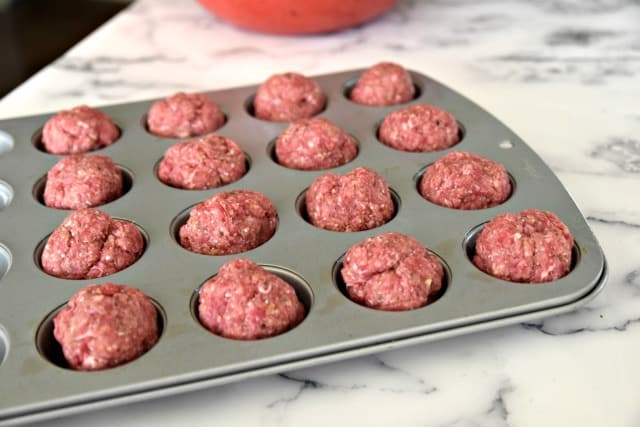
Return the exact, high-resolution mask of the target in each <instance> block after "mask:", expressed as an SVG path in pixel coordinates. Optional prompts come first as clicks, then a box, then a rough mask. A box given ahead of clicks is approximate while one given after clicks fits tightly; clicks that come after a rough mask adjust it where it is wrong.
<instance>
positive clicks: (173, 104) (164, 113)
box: [147, 92, 224, 138]
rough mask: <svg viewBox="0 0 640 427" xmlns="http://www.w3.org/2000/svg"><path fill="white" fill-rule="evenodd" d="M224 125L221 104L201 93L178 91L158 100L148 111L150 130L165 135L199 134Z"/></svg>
mask: <svg viewBox="0 0 640 427" xmlns="http://www.w3.org/2000/svg"><path fill="white" fill-rule="evenodd" d="M223 124H224V113H223V112H222V110H221V109H220V107H218V105H217V104H216V103H215V102H213V101H212V100H210V99H209V98H207V96H206V95H203V94H201V93H183V92H178V93H176V94H174V95H171V96H170V97H168V98H166V99H163V100H161V101H157V102H156V103H155V104H153V105H152V106H151V108H150V109H149V112H148V113H147V126H148V128H149V132H151V133H153V134H154V135H158V136H163V137H167V138H188V137H191V136H198V135H202V134H204V133H207V132H213V131H214V130H216V129H218V128H219V127H220V126H222V125H223Z"/></svg>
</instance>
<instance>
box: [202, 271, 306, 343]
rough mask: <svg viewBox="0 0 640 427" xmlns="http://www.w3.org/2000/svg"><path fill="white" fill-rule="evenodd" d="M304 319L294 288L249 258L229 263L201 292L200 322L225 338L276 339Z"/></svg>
mask: <svg viewBox="0 0 640 427" xmlns="http://www.w3.org/2000/svg"><path fill="white" fill-rule="evenodd" d="M304 316H305V312H304V306H303V305H302V303H301V302H300V301H299V300H298V297H297V296H296V292H295V291H294V289H293V287H292V286H291V285H289V284H288V283H287V282H285V281H284V280H282V279H281V278H279V277H278V276H276V275H275V274H271V273H269V272H268V271H266V270H265V269H263V268H262V267H260V266H258V265H256V264H255V263H254V262H253V261H250V260H248V259H234V260H233V261H229V262H228V263H226V264H225V265H223V266H222V267H220V270H219V271H218V274H217V275H216V276H214V277H213V278H211V279H209V280H207V282H206V283H205V284H204V285H203V286H202V288H201V289H200V298H199V305H198V317H199V318H200V322H202V324H203V325H204V326H205V327H206V328H207V329H209V330H210V331H211V332H213V333H214V334H217V335H222V336H223V337H227V338H233V339H239V340H255V339H261V338H268V337H272V336H274V335H278V334H281V333H283V332H286V331H288V330H289V329H292V328H293V327H295V326H297V325H298V324H299V323H300V322H302V319H304Z"/></svg>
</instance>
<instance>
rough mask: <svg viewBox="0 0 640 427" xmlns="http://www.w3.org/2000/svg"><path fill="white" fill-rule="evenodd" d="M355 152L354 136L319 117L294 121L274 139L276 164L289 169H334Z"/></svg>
mask: <svg viewBox="0 0 640 427" xmlns="http://www.w3.org/2000/svg"><path fill="white" fill-rule="evenodd" d="M357 154H358V146H357V144H356V142H355V141H354V139H353V138H352V137H351V136H350V135H349V134H348V133H346V132H345V131H344V130H342V129H340V128H339V127H338V126H336V125H335V124H334V123H333V122H332V121H330V120H328V119H325V118H322V117H317V118H313V119H300V120H296V121H295V122H293V123H292V124H291V125H289V127H288V128H287V129H286V130H285V131H284V132H283V133H282V134H280V136H279V137H278V140H277V141H276V157H277V158H278V163H280V164H281V165H282V166H286V167H288V168H291V169H299V170H319V169H329V168H334V167H337V166H340V165H343V164H345V163H349V162H350V161H351V160H353V159H354V158H355V157H356V155H357Z"/></svg>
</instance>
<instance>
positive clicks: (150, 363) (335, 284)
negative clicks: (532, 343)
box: [0, 70, 607, 425]
mask: <svg viewBox="0 0 640 427" xmlns="http://www.w3.org/2000/svg"><path fill="white" fill-rule="evenodd" d="M362 71H363V70H352V71H347V72H341V73H336V74H329V75H322V76H314V77H313V78H314V79H315V80H316V81H317V82H318V83H319V84H320V86H321V87H322V89H323V91H324V92H325V94H326V95H327V105H326V108H325V109H324V111H323V112H322V113H321V114H320V115H321V116H323V117H327V118H329V119H330V120H332V121H334V122H335V123H336V124H337V125H338V126H340V127H342V128H343V129H345V130H346V131H347V132H348V133H350V134H351V135H352V136H353V137H355V138H356V140H357V142H358V147H359V151H358V156H357V157H356V158H355V159H354V160H353V161H352V162H350V163H349V164H346V165H343V166H341V167H338V168H335V169H332V170H330V171H314V172H303V171H297V170H292V169H287V168H285V167H282V166H280V165H278V164H277V163H275V162H274V156H273V152H272V151H273V141H274V140H275V139H276V138H277V136H278V135H279V134H280V133H281V132H282V131H283V130H284V129H285V128H286V127H287V123H273V122H266V121H262V120H258V119H256V118H254V117H253V116H252V115H251V111H252V108H251V102H252V99H253V95H254V94H255V92H256V89H257V87H256V86H248V87H242V88H235V89H228V90H220V91H215V92H206V94H207V95H209V96H211V98H212V99H213V100H214V101H215V102H217V103H218V104H219V105H220V106H221V108H222V109H223V111H224V112H225V114H226V117H227V121H226V123H225V124H224V126H222V127H221V128H220V129H218V131H217V133H220V134H222V135H225V136H227V137H230V138H232V139H233V140H235V141H236V142H237V143H238V144H239V145H240V146H241V147H242V149H243V150H244V151H245V153H246V154H247V157H248V165H249V170H248V173H247V174H246V175H245V176H244V177H243V178H241V179H240V180H238V181H236V182H234V183H232V184H229V185H226V186H224V187H220V188H217V189H212V190H205V191H188V190H181V189H177V188H172V187H169V186H167V185H164V184H163V183H162V182H160V181H159V180H158V179H157V177H156V175H155V165H156V164H157V162H158V161H159V160H160V159H161V158H162V156H163V153H164V151H165V150H166V149H167V148H168V147H169V146H171V145H172V144H175V143H176V142H177V141H178V140H175V139H166V138H159V137H156V136H154V135H151V134H150V133H148V132H147V131H146V130H145V126H144V123H145V114H146V112H147V110H148V109H149V107H150V106H151V104H152V103H153V102H154V101H155V100H149V101H143V102H135V103H129V104H122V105H115V106H108V107H104V108H101V109H102V110H103V111H104V112H106V113H107V114H108V115H109V116H110V117H111V118H112V119H113V120H114V121H115V123H116V124H117V125H118V126H119V127H120V129H121V130H122V135H121V137H120V139H119V140H118V141H117V142H116V143H114V144H112V145H111V146H109V147H106V148H104V149H101V150H98V151H96V152H94V153H100V154H105V155H108V156H110V157H111V158H112V159H113V160H114V161H115V162H116V163H117V164H118V165H119V166H120V167H121V168H122V170H123V171H125V172H126V173H125V175H126V178H127V182H128V184H127V188H128V191H127V192H126V193H125V194H124V195H123V196H122V197H120V198H119V199H117V200H115V201H113V202H111V203H108V204H106V205H103V206H100V207H98V209H101V210H103V211H105V212H107V213H109V214H110V215H112V216H113V217H115V218H121V219H126V220H128V221H132V222H133V223H135V224H137V225H138V226H139V227H140V228H141V229H142V230H143V231H144V235H145V238H146V248H145V252H144V254H143V255H142V257H141V258H140V259H139V260H138V261H137V262H136V263H134V264H133V265H131V266H130V267H128V268H126V269H125V270H123V271H120V272H118V273H116V274H114V275H111V276H108V277H104V278H101V279H97V280H64V279H59V278H55V277H51V276H49V275H47V274H46V273H44V272H43V271H42V270H41V269H40V267H39V260H38V259H39V253H40V252H41V250H42V246H43V243H44V241H45V239H46V238H47V237H48V236H49V234H50V233H51V232H52V231H53V230H54V229H55V228H56V227H57V226H58V225H59V224H60V223H61V222H62V220H63V219H64V218H65V217H66V216H67V215H68V214H69V211H65V210H57V209H51V208H48V207H46V206H44V205H43V204H42V198H41V193H42V190H43V181H44V179H45V178H46V173H47V171H48V170H49V169H50V168H51V167H52V166H53V165H54V164H55V163H56V162H57V161H58V160H59V159H60V157H61V156H56V155H51V154H48V153H45V152H43V151H42V149H41V146H40V143H39V139H40V135H41V129H42V126H43V125H44V123H45V121H46V120H47V119H48V118H49V117H51V115H52V114H45V115H38V116H32V117H24V118H16V119H10V120H3V121H0V396H2V398H1V399H0V424H2V425H9V424H19V423H22V422H29V421H35V420H39V419H46V418H51V417H54V416H60V415H64V414H71V413H75V412H79V411H84V410H89V409H93V408H103V407H107V406H112V405H116V404H120V403H125V402H132V401H138V400H143V399H148V398H152V397H157V396H164V395H170V394H173V393H178V392H183V391H188V390H195V389H199V388H202V387H206V386H211V385H216V384H222V383H228V382H232V381H238V380H242V379H244V378H248V377H253V376H256V375H264V374H269V373H275V372H281V371H285V370H288V369H294V368H296V369H297V368H300V367H304V366H311V365H315V364H319V363H325V362H328V361H334V360H340V359H345V358H348V357H354V356H359V355H364V354H368V353H373V352H379V351H383V350H387V349H391V348H397V347H401V346H406V345H410V344H416V343H421V342H428V341H434V340H437V339H440V338H445V337H451V336H455V335H460V334H464V333H470V332H474V331H478V330H483V329H488V328H493V327H498V326H503V325H507V324H512V323H516V322H522V321H525V320H531V319H535V318H540V317H543V316H549V315H553V314H557V313H561V312H566V311H570V310H573V309H574V308H575V307H577V306H579V305H581V304H584V303H585V302H586V301H588V300H590V299H591V298H592V297H593V296H594V295H595V294H596V293H597V292H598V291H599V290H601V289H602V287H603V286H604V284H605V282H606V277H607V267H606V262H605V258H604V255H603V252H602V249H601V248H600V246H599V244H598V242H597V241H596V238H595V237H594V235H593V234H592V232H591V230H590V229H589V226H588V225H587V223H586V221H585V219H584V217H583V216H582V214H581V213H580V211H579V210H578V208H577V207H576V205H575V204H574V202H573V200H572V199H571V197H570V196H569V194H567V192H566V190H565V189H564V188H563V186H562V184H561V183H560V182H559V180H558V179H557V178H556V177H555V176H554V174H553V173H552V171H551V170H550V169H549V168H548V167H547V166H546V165H545V164H544V162H543V161H542V160H541V159H540V158H539V157H538V156H537V155H536V154H535V153H534V152H533V151H532V150H531V149H530V148H529V147H528V146H527V145H526V144H525V143H524V141H522V140H521V139H520V138H519V137H518V136H517V135H515V134H514V133H513V132H512V131H511V130H509V129H508V128H507V127H506V126H504V125H503V124H502V123H500V122H499V121H498V120H496V119H495V118H494V117H493V116H491V115H490V114H489V113H487V112H486V111H484V110H483V109H482V108H480V107H479V106H477V105H475V104H474V103H472V102H471V101H469V100H467V99H465V98H464V97H462V96H461V95H459V94H458V93H456V92H454V91H453V90H451V89H449V88H447V87H446V86H443V85H442V84H440V83H438V82H437V81H434V80H432V79H430V78H429V77H427V76H424V75H422V74H420V73H416V72H410V74H411V76H412V78H413V81H414V83H415V85H416V87H417V89H418V90H417V94H416V98H415V99H414V100H413V101H411V102H410V103H407V104H403V105H398V106H390V107H368V106H362V105H358V104H356V103H353V102H351V101H350V100H349V99H348V97H347V95H348V92H349V88H350V87H351V86H352V85H353V83H354V82H355V80H356V79H357V76H358V75H359V74H360V73H361V72H362ZM417 102H425V103H429V104H433V105H435V106H437V107H440V108H443V109H445V110H447V111H449V112H450V113H451V114H453V115H454V116H455V117H456V119H457V120H458V122H459V124H460V128H461V134H462V140H461V142H460V143H458V144H457V145H455V146H453V147H451V148H449V149H447V150H443V151H438V152H431V153H409V152H402V151H397V150H394V149H392V148H390V147H387V146H385V145H383V144H382V143H380V142H379V141H378V140H377V137H376V132H377V126H378V124H379V123H380V121H381V120H382V119H383V118H384V117H385V115H386V114H388V113H389V112H391V111H395V110H397V109H400V108H403V107H405V106H407V105H410V104H411V103H417ZM70 107H72V106H69V108H70ZM452 150H465V151H470V152H472V153H476V154H480V155H482V156H485V157H488V158H490V159H493V160H496V161H498V162H501V163H502V164H503V165H504V166H505V167H506V169H507V171H508V172H509V174H510V177H511V179H512V184H513V192H512V194H511V197H510V198H509V199H508V200H507V201H506V202H505V203H503V204H501V205H499V206H496V207H493V208H488V209H482V210H475V211H458V210H452V209H448V208H444V207H440V206H437V205H434V204H432V203H429V202H428V201H426V200H425V199H423V198H422V197H421V196H420V195H419V193H418V190H417V184H418V182H419V179H420V176H421V173H422V172H423V171H424V169H425V167H426V166H428V165H429V164H431V163H433V162H434V161H435V160H436V159H438V158H439V157H441V156H442V155H444V154H446V153H447V152H449V151H452ZM358 166H367V167H369V168H372V169H374V170H376V171H377V172H378V173H380V174H381V175H382V176H383V177H384V178H385V179H386V180H387V182H388V183H389V186H390V187H391V189H392V190H393V194H394V199H395V200H394V202H395V205H396V214H395V216H394V217H393V219H392V220H391V221H389V222H388V223H387V224H385V225H383V226H381V227H378V228H376V229H372V230H367V231H362V232H353V233H339V232H332V231H326V230H322V229H319V228H316V227H314V226H312V225H311V224H309V223H308V222H307V221H306V220H305V212H304V208H303V206H302V203H301V199H302V197H301V196H302V195H303V194H304V191H305V190H306V189H307V188H308V187H309V185H310V184H311V183H312V181H313V180H314V179H315V178H317V177H318V176H320V175H322V174H324V173H327V172H333V173H340V174H343V173H345V172H347V171H349V170H351V169H353V168H355V167H358ZM43 177H45V178H43ZM233 189H246V190H256V191H260V192H262V193H264V194H265V195H266V196H267V197H269V198H270V199H271V200H272V201H273V203H274V204H275V206H276V209H277V211H278V215H279V222H278V226H277V230H276V233H275V235H274V236H273V237H272V238H271V239H270V240H269V241H267V242H266V243H264V244H263V245H261V246H259V247H257V248H255V249H253V250H251V251H248V252H245V253H242V254H237V255H229V256H207V255H200V254H196V253H192V252H189V251H187V250H185V249H183V248H182V247H180V246H179V245H178V243H177V242H176V235H177V231H178V228H179V226H180V225H181V224H183V223H184V221H185V220H186V218H187V214H188V212H189V209H190V208H191V207H193V206H194V205H195V204H196V203H199V202H201V201H203V200H205V199H206V198H208V197H210V196H211V195H213V194H215V193H216V192H220V191H228V190H233ZM527 208H537V209H543V210H549V211H552V212H554V213H556V214H557V215H558V216H559V217H560V219H561V220H562V221H563V222H564V223H565V224H567V226H568V227H569V229H570V230H571V233H572V234H573V236H574V237H575V241H576V244H575V247H574V251H573V265H572V270H571V272H570V273H569V274H568V275H567V276H565V277H563V278H561V279H559V280H557V281H555V282H550V283H545V284H537V285H530V284H521V283H510V282H506V281H503V280H498V279H496V278H493V277H491V276H489V275H487V274H485V273H484V272H482V271H480V270H478V269H477V268H476V267H475V266H474V265H473V264H472V263H471V261H470V258H472V256H473V252H474V248H473V243H474V241H475V237H476V235H477V233H478V232H479V230H481V228H482V225H483V224H484V223H486V222H487V221H489V220H490V219H491V218H493V217H494V216H496V215H497V214H499V213H501V212H506V211H509V212H517V211H520V210H523V209H527ZM386 231H398V232H401V233H405V234H408V235H410V236H413V237H415V238H417V239H418V240H419V241H420V242H422V243H423V244H424V245H425V246H426V247H428V248H429V249H430V250H431V251H433V252H434V253H435V254H436V255H437V256H438V257H439V258H440V259H441V261H442V262H443V264H444V266H445V271H446V274H445V276H446V277H445V284H444V285H445V287H444V289H443V291H442V293H441V294H440V295H439V298H438V299H437V300H436V301H435V302H433V303H431V304H429V305H427V306H425V307H422V308H420V309H416V310H411V311H404V312H384V311H377V310H372V309H369V308H366V307H363V306H361V305H358V304H356V303H354V302H352V301H350V300H349V299H348V298H347V297H346V296H345V295H344V284H343V283H342V280H341V279H340V274H339V269H340V263H341V257H342V256H343V254H344V253H345V252H346V251H347V249H348V248H349V247H350V246H352V245H353V244H355V243H358V242H361V241H363V240H364V239H366V238H367V237H370V236H374V235H377V234H379V233H382V232H386ZM237 257H245V258H249V259H252V260H254V261H255V262H257V263H258V264H260V265H262V266H265V267H266V268H267V269H268V270H270V271H272V272H274V273H276V274H278V275H280V276H281V277H282V278H284V279H285V280H287V281H288V282H289V283H291V284H292V285H293V286H294V288H295V289H296V292H297V293H298V296H299V297H300V300H301V301H302V302H303V304H304V305H305V307H306V309H307V315H306V318H305V320H304V321H303V322H302V323H301V324H300V325H299V326H297V327H296V328H294V329H292V330H290V331H288V332H286V333H284V334H282V335H278V336H276V337H272V338H268V339H264V340H258V341H237V340H231V339H226V338H222V337H220V336H216V335H214V334H211V333H210V332H208V331H207V330H205V329H204V328H203V327H202V326H201V325H200V324H199V322H198V320H197V313H196V312H195V307H196V306H197V290H198V288H199V286H201V285H202V283H203V282H205V281H206V280H207V279H208V278H209V277H211V276H213V275H215V274H216V272H217V271H218V268H219V267H220V266H221V265H222V264H224V263H225V262H227V261H229V260H231V259H233V258H237ZM104 282H115V283H122V284H127V285H130V286H135V287H138V288H140V289H142V290H143V291H144V292H145V293H147V295H149V296H150V297H151V298H152V300H153V302H154V304H155V305H156V307H158V313H159V314H158V322H159V324H160V326H161V330H162V333H161V336H160V339H159V341H158V343H157V344H156V345H155V347H153V348H152V349H151V350H150V351H149V352H147V353H146V354H144V355H143V356H141V357H140V358H138V359H136V360H134V361H132V362H130V363H128V364H125V365H122V366H119V367H116V368H113V369H108V370H104V371H97V372H78V371H73V370H70V369H68V368H67V367H66V365H65V362H64V358H63V357H62V354H61V350H60V348H59V346H58V345H57V343H56V342H55V340H54V338H53V336H52V321H51V319H52V318H53V316H54V315H55V313H56V312H57V310H59V309H60V308H61V307H62V306H64V304H65V303H66V301H67V300H68V299H69V297H70V296H71V295H72V294H73V293H75V292H76V291H78V290H79V289H81V288H82V287H84V286H86V285H88V284H90V283H104Z"/></svg>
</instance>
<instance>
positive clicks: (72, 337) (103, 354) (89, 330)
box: [53, 283, 159, 371]
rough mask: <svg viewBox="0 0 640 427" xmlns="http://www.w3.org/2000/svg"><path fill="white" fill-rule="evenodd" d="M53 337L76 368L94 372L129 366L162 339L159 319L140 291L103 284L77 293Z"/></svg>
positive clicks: (60, 315) (58, 320)
mask: <svg viewBox="0 0 640 427" xmlns="http://www.w3.org/2000/svg"><path fill="white" fill-rule="evenodd" d="M53 324H54V329H53V334H54V336H55V338H56V340H57V341H58V342H59V343H60V346H61V347H62V352H63V353H64V357H65V359H66V360H67V362H68V363H69V366H70V367H71V368H72V369H76V370H80V371H96V370H101V369H107V368H112V367H115V366H119V365H122V364H124V363H127V362H130V361H132V360H134V359H136V358H138V357H140V356H141V355H143V354H144V353H146V352H147V351H148V350H149V349H150V348H151V347H153V346H154V345H155V343H156V342H157V341H158V335H159V331H158V315H157V311H156V308H155V307H154V305H153V304H152V303H151V300H150V299H149V297H147V295H146V294H144V292H142V291H141V290H139V289H137V288H133V287H129V286H125V285H118V284H114V283H104V284H101V285H97V284H93V285H89V286H87V287H85V288H83V289H81V290H79V291H78V292H76V293H75V294H74V295H73V296H72V297H71V299H70V300H69V302H68V303H67V305H66V306H65V307H64V308H63V309H62V310H61V311H60V313H58V315H56V317H55V318H54V319H53Z"/></svg>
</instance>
